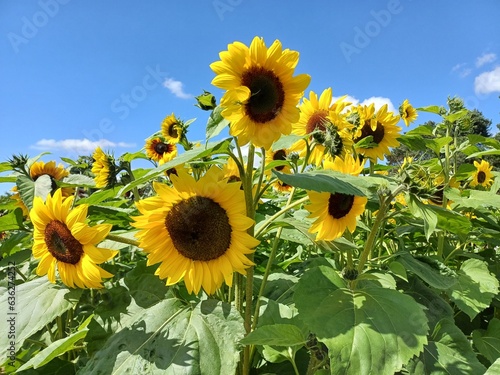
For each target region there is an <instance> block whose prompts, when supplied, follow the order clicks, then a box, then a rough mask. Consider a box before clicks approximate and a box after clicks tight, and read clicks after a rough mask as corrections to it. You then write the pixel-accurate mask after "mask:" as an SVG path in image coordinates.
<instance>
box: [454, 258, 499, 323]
mask: <svg viewBox="0 0 500 375" xmlns="http://www.w3.org/2000/svg"><path fill="white" fill-rule="evenodd" d="M457 274H458V278H457V282H456V284H455V285H453V286H452V287H451V288H449V289H448V290H447V291H446V292H447V294H448V296H449V297H450V298H451V300H452V301H453V302H455V304H456V305H457V306H458V308H459V309H460V310H462V311H463V312H464V313H466V314H467V315H469V317H470V319H471V320H472V319H474V317H475V316H476V315H477V314H479V313H480V312H481V311H483V310H484V309H486V308H487V307H488V306H489V305H490V303H491V301H492V300H493V297H494V296H495V295H496V294H497V293H498V287H499V283H498V280H497V278H496V277H495V275H493V274H492V273H491V272H490V271H489V270H488V264H487V263H486V262H483V261H481V260H478V259H468V260H466V261H465V262H464V263H462V266H461V267H460V270H459V271H458V272H457Z"/></svg>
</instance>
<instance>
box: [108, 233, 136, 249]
mask: <svg viewBox="0 0 500 375" xmlns="http://www.w3.org/2000/svg"><path fill="white" fill-rule="evenodd" d="M106 239H107V240H111V241H115V242H120V243H124V244H127V245H132V246H137V247H139V241H136V240H132V239H130V238H125V237H121V236H118V235H116V234H108V235H107V236H106Z"/></svg>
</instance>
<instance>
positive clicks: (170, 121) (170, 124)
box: [161, 113, 184, 144]
mask: <svg viewBox="0 0 500 375" xmlns="http://www.w3.org/2000/svg"><path fill="white" fill-rule="evenodd" d="M161 132H162V134H163V137H164V138H165V139H166V140H167V141H168V142H169V143H171V144H176V143H179V142H180V141H181V139H182V136H183V132H184V126H183V125H182V122H181V121H180V120H179V119H177V118H176V117H175V115H174V114H173V113H172V114H171V115H169V116H167V117H165V119H164V120H163V122H162V123H161Z"/></svg>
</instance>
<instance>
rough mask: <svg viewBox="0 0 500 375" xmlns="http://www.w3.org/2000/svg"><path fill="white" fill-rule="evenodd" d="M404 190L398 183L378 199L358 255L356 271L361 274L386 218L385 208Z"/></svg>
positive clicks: (403, 186)
mask: <svg viewBox="0 0 500 375" xmlns="http://www.w3.org/2000/svg"><path fill="white" fill-rule="evenodd" d="M404 190H406V186H405V185H400V186H398V187H397V188H396V190H394V191H393V192H392V193H391V194H389V195H388V196H387V197H386V198H385V199H383V198H381V199H380V207H379V210H378V213H377V216H376V217H375V221H374V222H373V226H372V228H371V230H370V234H369V235H368V238H367V239H366V242H365V246H364V248H363V251H362V253H361V255H360V257H359V263H358V268H357V270H358V273H359V274H361V273H362V272H363V269H364V267H365V264H366V262H367V260H368V258H369V257H370V254H371V253H372V251H373V248H374V246H375V242H376V240H377V236H378V232H379V230H380V228H381V226H382V224H383V223H384V221H385V219H386V216H385V214H386V211H387V208H388V207H390V204H391V201H392V200H393V199H394V197H395V196H397V195H398V194H399V193H401V192H403V191H404Z"/></svg>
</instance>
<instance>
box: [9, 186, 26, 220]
mask: <svg viewBox="0 0 500 375" xmlns="http://www.w3.org/2000/svg"><path fill="white" fill-rule="evenodd" d="M10 191H12V192H13V194H12V195H11V199H13V200H15V201H16V202H15V203H14V205H15V206H16V207H19V208H20V209H21V210H22V212H23V217H26V216H28V215H29V213H30V210H29V209H28V207H26V205H25V204H24V201H23V199H22V198H21V194H19V189H18V188H17V186H14V187H13V188H12V189H10Z"/></svg>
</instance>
